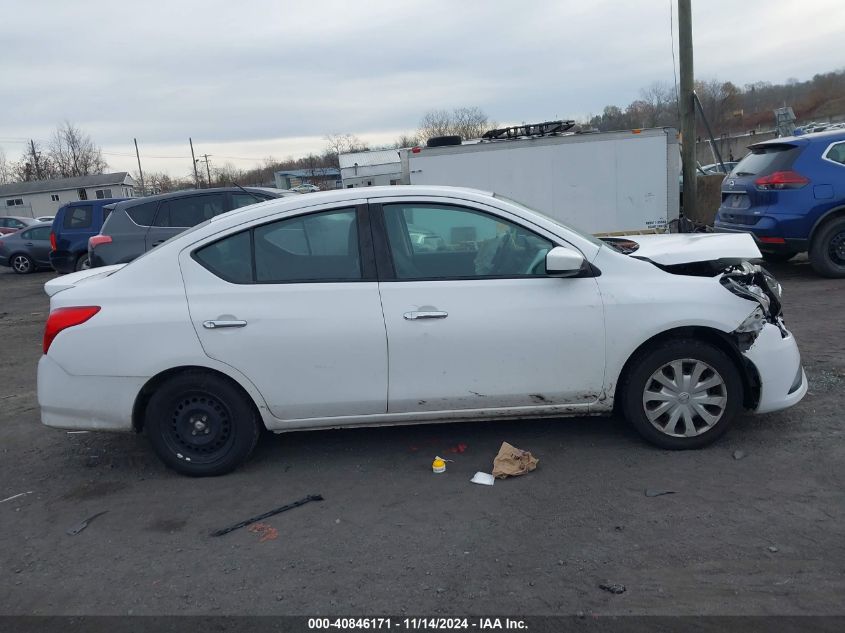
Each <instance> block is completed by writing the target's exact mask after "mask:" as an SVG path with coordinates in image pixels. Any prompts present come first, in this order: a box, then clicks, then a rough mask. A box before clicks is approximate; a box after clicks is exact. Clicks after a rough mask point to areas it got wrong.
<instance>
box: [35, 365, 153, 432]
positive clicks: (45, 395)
mask: <svg viewBox="0 0 845 633" xmlns="http://www.w3.org/2000/svg"><path fill="white" fill-rule="evenodd" d="M146 381H147V379H146V378H138V377H113V376H73V375H71V374H68V373H67V372H66V371H65V370H64V369H62V368H61V367H60V366H59V364H58V363H56V361H54V360H53V359H52V358H50V357H49V356H42V357H41V360H40V361H39V362H38V405H39V406H40V407H41V423H42V424H44V425H46V426H51V427H55V428H59V429H73V430H85V431H126V432H128V431H132V408H133V406H134V405H135V398H136V397H137V396H138V393H139V392H140V391H141V388H142V387H143V386H144V384H145V383H146Z"/></svg>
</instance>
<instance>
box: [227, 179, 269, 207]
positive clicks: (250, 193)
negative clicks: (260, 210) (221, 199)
mask: <svg viewBox="0 0 845 633" xmlns="http://www.w3.org/2000/svg"><path fill="white" fill-rule="evenodd" d="M232 186H233V187H237V188H238V189H240V190H241V191H243V192H244V193H245V194H246V195H248V196H252V197H253V198H255V199H256V200H258V202H267V201H266V200H262V199H261V198H259V197H258V196H256V195H255V194H254V193H252V192H251V191H247V190H246V189H244V188H243V187H241V186H240V185H239V184H238V183H236V182H234V181H232Z"/></svg>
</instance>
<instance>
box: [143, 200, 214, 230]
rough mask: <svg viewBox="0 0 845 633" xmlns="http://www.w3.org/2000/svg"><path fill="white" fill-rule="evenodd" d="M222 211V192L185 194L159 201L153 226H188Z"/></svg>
mask: <svg viewBox="0 0 845 633" xmlns="http://www.w3.org/2000/svg"><path fill="white" fill-rule="evenodd" d="M221 213H223V194H221V193H217V194H210V195H203V196H186V197H184V198H176V199H174V200H165V201H164V202H162V203H161V205H160V206H159V209H158V213H157V214H156V218H155V224H154V226H169V227H176V228H189V227H192V226H196V225H197V224H199V223H200V222H205V221H206V220H209V219H211V218H213V217H214V216H215V215H220V214H221Z"/></svg>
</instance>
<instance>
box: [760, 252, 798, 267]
mask: <svg viewBox="0 0 845 633" xmlns="http://www.w3.org/2000/svg"><path fill="white" fill-rule="evenodd" d="M797 254H798V253H795V252H793V251H782V252H778V253H763V259H764V260H766V261H767V262H769V263H770V264H785V263H786V262H788V261H789V260H790V259H792V258H793V257H795V256H796V255H797Z"/></svg>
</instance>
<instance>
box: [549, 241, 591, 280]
mask: <svg viewBox="0 0 845 633" xmlns="http://www.w3.org/2000/svg"><path fill="white" fill-rule="evenodd" d="M583 266H584V256H583V255H581V253H578V252H576V251H573V250H570V249H568V248H564V247H563V246H555V247H554V248H553V249H552V250H550V251H549V252H548V253H546V274H548V275H554V276H563V277H571V276H574V275H577V274H578V273H579V272H581V268H582V267H583Z"/></svg>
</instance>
